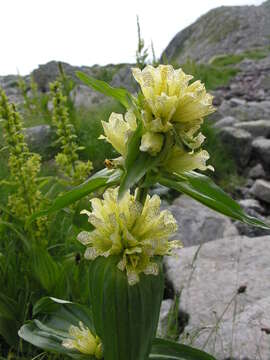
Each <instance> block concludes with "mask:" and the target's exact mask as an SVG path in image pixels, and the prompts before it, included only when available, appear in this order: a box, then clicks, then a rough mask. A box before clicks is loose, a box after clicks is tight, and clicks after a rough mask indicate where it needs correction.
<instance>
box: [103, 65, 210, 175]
mask: <svg viewBox="0 0 270 360" xmlns="http://www.w3.org/2000/svg"><path fill="white" fill-rule="evenodd" d="M132 72H133V76H134V78H135V80H136V81H137V82H138V83H139V84H140V87H141V91H142V96H141V97H139V98H138V108H139V113H140V119H139V120H138V121H142V124H143V131H142V136H141V144H140V151H143V152H148V153H149V154H150V155H152V156H156V155H157V154H159V153H160V152H161V151H162V149H163V148H164V144H165V143H166V139H168V137H170V138H171V139H172V141H171V151H169V152H168V153H167V156H166V159H165V161H163V163H162V164H161V166H162V167H163V168H164V169H165V170H166V171H174V172H183V171H187V170H194V169H200V170H205V169H207V168H209V169H211V170H213V168H212V167H211V166H207V165H206V161H207V160H208V158H209V155H208V153H207V152H206V151H205V150H201V145H202V143H203V141H204V139H205V137H204V136H203V134H202V133H201V132H200V127H201V125H202V123H203V118H204V117H205V116H207V115H209V114H211V113H212V112H214V111H215V109H214V107H213V106H212V96H211V95H209V94H208V93H207V92H206V90H205V87H204V85H203V84H202V83H201V82H200V81H195V82H193V83H191V84H189V82H190V80H191V79H192V76H191V75H186V74H185V73H184V72H183V70H182V69H178V70H174V69H173V67H172V66H171V65H159V66H158V67H157V68H154V67H153V66H151V65H148V66H146V67H145V68H144V69H143V70H140V69H138V68H134V69H132ZM102 124H103V128H104V132H105V137H103V138H105V139H106V140H107V141H108V142H110V143H111V144H112V145H113V147H114V148H115V149H116V150H117V151H118V152H119V153H120V154H121V155H122V156H123V157H125V155H126V151H127V146H126V145H127V140H128V138H129V136H130V135H131V134H132V132H133V131H134V130H135V129H136V127H137V120H136V117H135V115H134V114H133V113H132V110H129V111H128V112H127V113H126V115H125V116H124V117H123V116H122V115H120V114H115V113H113V114H112V115H111V116H110V118H109V121H108V123H107V122H102ZM167 164H169V166H167Z"/></svg>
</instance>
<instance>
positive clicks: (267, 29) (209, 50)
mask: <svg viewBox="0 0 270 360" xmlns="http://www.w3.org/2000/svg"><path fill="white" fill-rule="evenodd" d="M269 17H270V5H269V0H268V1H266V2H265V3H263V4H262V5H260V6H222V7H218V8H216V9H213V10H211V11H209V12H208V13H206V14H205V15H203V16H201V17H200V18H199V19H198V20H197V21H196V22H195V23H193V24H192V25H190V26H188V27H187V28H185V29H184V30H182V31H180V32H179V33H178V34H176V36H175V37H174V38H173V39H172V41H171V42H170V43H169V45H168V46H167V48H166V49H165V51H164V53H163V54H162V56H164V57H165V58H166V59H168V61H172V60H173V61H174V62H178V63H181V62H183V61H185V60H186V59H188V58H191V59H194V60H198V61H204V62H207V61H209V60H210V59H211V58H212V57H213V56H215V55H218V54H221V55H223V54H228V53H232V54H237V53H240V52H242V51H244V50H247V49H250V48H258V47H264V46H267V45H269V36H270V25H269ZM161 58H162V57H161Z"/></svg>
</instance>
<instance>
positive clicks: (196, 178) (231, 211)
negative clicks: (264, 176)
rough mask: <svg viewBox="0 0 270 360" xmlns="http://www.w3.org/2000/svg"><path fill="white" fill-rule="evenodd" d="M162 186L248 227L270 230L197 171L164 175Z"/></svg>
mask: <svg viewBox="0 0 270 360" xmlns="http://www.w3.org/2000/svg"><path fill="white" fill-rule="evenodd" d="M158 182H159V183H160V184H161V185H164V186H167V187H168V188H171V189H175V190H177V191H179V192H182V193H184V194H186V195H189V196H190V197H192V198H194V199H195V200H197V201H199V202H200V203H202V204H204V205H206V206H208V207H209V208H211V209H213V210H215V211H217V212H219V213H221V214H223V215H226V216H229V217H231V218H232V219H234V220H239V221H242V222H244V223H246V224H248V225H252V226H257V227H260V228H263V229H268V230H270V225H268V224H266V223H265V222H263V221H262V220H259V219H256V218H255V217H252V216H250V215H248V214H246V213H245V212H244V210H243V209H242V208H241V206H240V205H239V204H238V203H237V202H236V201H234V200H233V199H232V198H231V197H230V196H229V195H227V194H226V193H225V192H224V191H223V190H222V189H221V188H220V187H219V186H217V185H216V184H215V183H214V182H213V181H212V180H211V179H210V178H209V177H208V176H206V175H202V174H199V173H196V172H195V171H190V172H184V173H183V174H181V175H177V174H174V175H173V176H172V175H170V174H163V175H161V176H160V177H159V178H158Z"/></svg>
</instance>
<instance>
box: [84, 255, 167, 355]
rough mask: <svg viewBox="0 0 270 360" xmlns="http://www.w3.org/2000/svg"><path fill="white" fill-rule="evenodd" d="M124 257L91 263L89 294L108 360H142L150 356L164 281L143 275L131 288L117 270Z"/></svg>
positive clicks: (160, 272)
mask: <svg viewBox="0 0 270 360" xmlns="http://www.w3.org/2000/svg"><path fill="white" fill-rule="evenodd" d="M120 259H121V257H119V256H109V257H108V258H104V257H102V256H100V257H98V258H96V259H95V260H94V261H91V262H90V269H89V270H90V271H89V290H90V295H91V296H90V299H91V302H92V308H93V318H94V324H95V328H96V331H97V334H98V335H99V336H100V338H101V339H102V342H103V345H104V356H105V359H106V360H116V359H117V360H127V359H128V360H139V359H140V360H142V359H147V357H148V354H149V353H150V349H151V344H152V340H153V338H154V336H155V333H156V329H157V325H158V318H159V311H160V305H161V301H162V296H163V290H164V287H163V285H164V278H163V272H162V265H161V261H160V259H157V261H158V265H159V274H158V275H157V276H154V275H145V274H140V281H139V282H138V283H137V284H135V285H133V286H130V285H129V284H128V281H127V276H126V274H125V272H123V271H121V270H119V269H118V268H117V264H118V263H119V261H120Z"/></svg>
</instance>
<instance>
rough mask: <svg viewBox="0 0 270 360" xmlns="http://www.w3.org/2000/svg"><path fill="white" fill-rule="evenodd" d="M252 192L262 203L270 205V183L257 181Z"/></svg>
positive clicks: (261, 180)
mask: <svg viewBox="0 0 270 360" xmlns="http://www.w3.org/2000/svg"><path fill="white" fill-rule="evenodd" d="M251 192H252V193H253V194H254V196H256V198H258V199H259V200H262V201H264V202H267V203H269V204H270V182H269V181H266V180H263V179H257V180H256V181H255V183H254V185H253V186H252V188H251Z"/></svg>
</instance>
